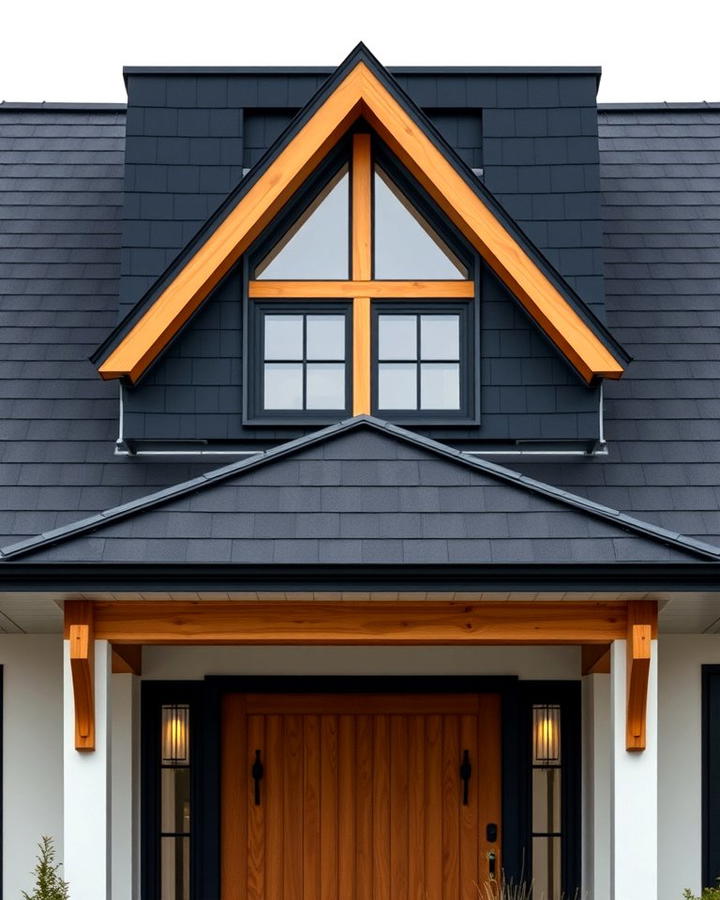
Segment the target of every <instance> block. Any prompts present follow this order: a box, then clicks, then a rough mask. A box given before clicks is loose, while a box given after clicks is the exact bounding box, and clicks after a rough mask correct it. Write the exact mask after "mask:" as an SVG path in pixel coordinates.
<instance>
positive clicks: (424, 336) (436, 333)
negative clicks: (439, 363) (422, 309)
mask: <svg viewBox="0 0 720 900" xmlns="http://www.w3.org/2000/svg"><path fill="white" fill-rule="evenodd" d="M420 358H421V359H460V316H457V315H448V316H443V315H437V316H421V317H420Z"/></svg>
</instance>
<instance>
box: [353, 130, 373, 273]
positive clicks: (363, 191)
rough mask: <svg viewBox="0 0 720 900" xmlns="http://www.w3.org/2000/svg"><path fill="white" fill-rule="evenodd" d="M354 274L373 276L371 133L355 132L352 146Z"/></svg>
mask: <svg viewBox="0 0 720 900" xmlns="http://www.w3.org/2000/svg"><path fill="white" fill-rule="evenodd" d="M352 277H353V278H354V279H356V280H357V281H369V280H370V279H371V278H372V159H371V157H370V135H369V134H355V135H353V147H352Z"/></svg>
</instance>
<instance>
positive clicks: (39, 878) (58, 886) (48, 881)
mask: <svg viewBox="0 0 720 900" xmlns="http://www.w3.org/2000/svg"><path fill="white" fill-rule="evenodd" d="M38 850H39V851H40V852H39V853H38V856H37V864H36V865H35V869H34V875H35V889H34V890H33V892H32V894H27V893H25V891H23V897H24V900H69V898H70V894H69V886H68V883H67V881H63V880H62V878H61V877H60V875H59V874H58V870H59V869H60V865H61V864H60V863H56V862H55V842H54V841H53V839H52V838H51V837H45V836H43V837H42V838H40V843H39V844H38Z"/></svg>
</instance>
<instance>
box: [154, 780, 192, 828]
mask: <svg viewBox="0 0 720 900" xmlns="http://www.w3.org/2000/svg"><path fill="white" fill-rule="evenodd" d="M160 802H161V816H160V818H161V822H160V830H161V831H163V832H164V833H170V834H173V833H175V834H188V833H189V831H190V769H187V768H173V769H163V770H162V772H161V801H160Z"/></svg>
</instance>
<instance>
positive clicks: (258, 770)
mask: <svg viewBox="0 0 720 900" xmlns="http://www.w3.org/2000/svg"><path fill="white" fill-rule="evenodd" d="M250 771H251V773H252V777H253V781H254V782H255V806H260V782H261V781H262V778H263V775H264V774H265V767H264V766H263V764H262V760H261V759H260V751H259V750H256V751H255V762H254V763H253V764H252V769H251V770H250Z"/></svg>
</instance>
